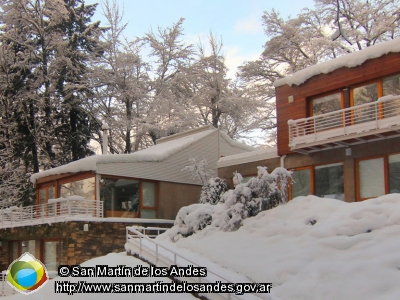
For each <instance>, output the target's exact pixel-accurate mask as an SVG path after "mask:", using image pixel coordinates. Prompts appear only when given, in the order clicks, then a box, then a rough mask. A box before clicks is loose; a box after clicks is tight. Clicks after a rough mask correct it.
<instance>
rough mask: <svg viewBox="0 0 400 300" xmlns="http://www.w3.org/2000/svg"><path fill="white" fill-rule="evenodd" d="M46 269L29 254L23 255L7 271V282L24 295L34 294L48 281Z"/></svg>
mask: <svg viewBox="0 0 400 300" xmlns="http://www.w3.org/2000/svg"><path fill="white" fill-rule="evenodd" d="M48 280H49V279H48V275H47V270H46V267H45V266H44V265H43V264H42V262H41V261H40V260H38V259H36V258H35V257H34V256H33V255H32V254H30V253H29V252H26V253H24V254H23V255H21V257H20V258H18V259H17V260H15V261H14V262H13V263H12V264H11V265H10V266H9V267H8V270H7V282H8V283H9V284H10V285H11V286H12V287H13V288H14V289H15V290H16V291H18V292H20V293H22V294H32V293H34V292H36V291H37V290H38V289H39V288H41V287H42V286H43V285H44V284H45V283H46V282H47V281H48Z"/></svg>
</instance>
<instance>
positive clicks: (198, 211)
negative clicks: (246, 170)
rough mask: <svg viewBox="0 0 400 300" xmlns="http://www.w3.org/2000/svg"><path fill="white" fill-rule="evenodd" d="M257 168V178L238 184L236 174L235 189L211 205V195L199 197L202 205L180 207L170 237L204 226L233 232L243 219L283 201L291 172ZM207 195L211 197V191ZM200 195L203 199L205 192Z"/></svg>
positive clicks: (284, 200) (282, 169)
mask: <svg viewBox="0 0 400 300" xmlns="http://www.w3.org/2000/svg"><path fill="white" fill-rule="evenodd" d="M257 168H258V174H257V177H255V178H252V179H250V180H249V181H248V182H247V183H240V182H241V180H240V177H241V175H240V174H238V173H236V174H235V175H236V178H238V181H237V185H236V186H235V189H233V190H228V191H226V192H225V193H223V194H222V195H221V196H220V200H219V202H217V203H216V204H215V205H211V203H212V201H215V198H209V199H202V201H204V202H203V203H205V204H193V205H190V206H186V207H183V208H181V209H180V210H179V212H178V215H177V217H176V220H175V225H174V226H173V227H172V228H171V229H170V230H169V231H168V234H169V237H170V238H171V240H172V241H177V240H179V239H180V238H181V237H187V236H189V235H191V234H193V233H196V232H198V231H201V230H203V229H204V228H206V227H207V228H209V229H210V230H214V229H217V230H223V231H235V230H238V229H239V228H240V226H242V224H243V220H244V219H246V218H248V217H252V216H256V215H257V214H258V213H259V212H260V211H263V210H267V209H271V208H273V207H275V206H278V205H279V204H281V203H285V202H286V201H287V188H288V182H289V178H290V177H291V172H290V171H288V170H286V169H284V168H276V169H275V170H274V171H273V172H272V173H268V171H267V168H266V167H257ZM239 175H240V176H239ZM202 194H203V193H202ZM210 195H211V196H212V197H214V196H215V194H213V193H210ZM203 196H204V198H205V197H206V193H204V194H203Z"/></svg>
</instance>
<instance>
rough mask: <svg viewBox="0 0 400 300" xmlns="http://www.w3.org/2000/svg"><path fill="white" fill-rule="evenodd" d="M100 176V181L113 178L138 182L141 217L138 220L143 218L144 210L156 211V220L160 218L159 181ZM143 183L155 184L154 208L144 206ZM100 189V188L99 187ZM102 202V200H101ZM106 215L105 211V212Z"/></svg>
mask: <svg viewBox="0 0 400 300" xmlns="http://www.w3.org/2000/svg"><path fill="white" fill-rule="evenodd" d="M99 175H100V180H101V179H107V178H112V179H127V180H136V181H139V208H140V209H139V215H138V218H141V217H142V209H147V210H154V211H155V218H157V217H158V208H159V207H158V206H159V187H158V181H157V180H151V179H143V178H134V177H126V176H115V175H107V174H99ZM142 182H151V183H154V188H155V199H154V200H155V205H154V206H144V205H143V184H142ZM99 188H100V187H99ZM99 200H100V199H99ZM104 213H105V211H104Z"/></svg>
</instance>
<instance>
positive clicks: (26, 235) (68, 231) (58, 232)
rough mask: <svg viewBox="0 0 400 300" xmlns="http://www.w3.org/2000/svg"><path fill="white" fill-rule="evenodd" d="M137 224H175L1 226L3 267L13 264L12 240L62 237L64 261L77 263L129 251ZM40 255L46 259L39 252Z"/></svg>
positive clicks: (1, 261)
mask: <svg viewBox="0 0 400 300" xmlns="http://www.w3.org/2000/svg"><path fill="white" fill-rule="evenodd" d="M84 224H89V231H84V230H83V226H84ZM134 225H140V226H144V227H166V228H169V227H171V226H172V224H168V223H152V224H149V223H147V224H137V223H132V222H101V221H100V222H85V221H70V222H60V223H53V224H41V225H34V226H24V227H14V228H5V229H0V240H1V241H2V245H3V246H2V247H0V270H6V269H7V268H8V265H9V263H10V262H9V261H8V260H9V254H8V249H9V248H8V244H9V243H8V241H12V240H36V241H38V242H39V241H43V240H46V239H59V240H61V241H62V246H61V247H62V248H61V264H68V265H75V264H81V263H83V262H85V261H87V260H89V259H91V258H94V257H98V256H102V255H105V254H107V253H110V252H123V251H125V248H124V245H125V241H126V227H127V226H134ZM41 252H42V253H43V251H41ZM40 256H41V255H40ZM36 258H38V259H43V257H38V255H36Z"/></svg>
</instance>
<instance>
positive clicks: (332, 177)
mask: <svg viewBox="0 0 400 300" xmlns="http://www.w3.org/2000/svg"><path fill="white" fill-rule="evenodd" d="M315 195H316V196H318V197H326V198H332V199H339V200H344V189H343V164H342V163H339V164H331V165H325V166H317V167H315Z"/></svg>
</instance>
